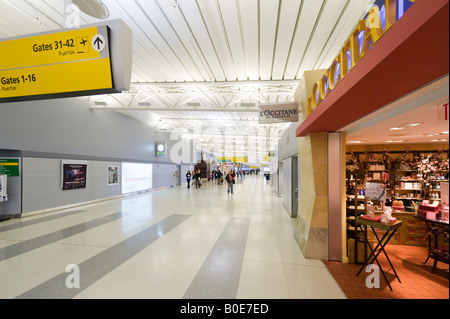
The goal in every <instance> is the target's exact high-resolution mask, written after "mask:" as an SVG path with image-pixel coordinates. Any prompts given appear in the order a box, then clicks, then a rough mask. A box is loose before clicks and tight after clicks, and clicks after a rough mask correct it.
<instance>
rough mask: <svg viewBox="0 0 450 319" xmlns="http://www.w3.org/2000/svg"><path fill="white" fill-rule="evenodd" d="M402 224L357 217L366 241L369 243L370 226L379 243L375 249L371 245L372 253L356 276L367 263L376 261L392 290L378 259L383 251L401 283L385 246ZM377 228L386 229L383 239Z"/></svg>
mask: <svg viewBox="0 0 450 319" xmlns="http://www.w3.org/2000/svg"><path fill="white" fill-rule="evenodd" d="M401 224H402V222H401V221H395V222H393V223H389V224H387V225H386V224H382V223H379V222H374V221H369V220H365V219H362V218H357V219H356V225H357V227H360V228H361V229H362V231H363V234H364V241H365V242H366V243H367V244H369V240H368V238H367V228H368V227H370V228H372V231H373V233H374V235H375V238H376V239H377V242H378V244H377V245H376V246H375V248H374V249H372V248H371V247H370V246H369V249H370V250H371V253H370V255H369V257H368V258H367V259H365V261H364V265H363V266H362V267H361V269H360V270H359V271H358V273H357V274H356V276H359V274H360V273H361V271H362V270H363V269H364V268H365V267H366V266H367V265H369V264H372V263H373V262H374V261H376V262H377V264H378V267H379V268H380V271H381V274H382V275H383V277H384V280H385V281H386V283H387V285H388V286H389V289H390V290H391V291H393V290H392V287H391V285H390V284H389V280H388V279H387V277H386V274H385V271H384V270H383V268H382V267H381V265H380V263H379V261H378V256H379V254H380V253H381V252H383V253H384V255H385V256H386V259H387V261H388V262H389V265H390V266H391V268H390V269H392V271H393V272H394V274H395V277H397V280H398V282H400V283H401V281H400V278H399V277H398V275H397V272H396V271H395V268H394V266H393V265H392V263H391V260H390V259H389V257H388V255H387V253H386V251H385V250H384V247H385V246H386V245H387V244H388V242H389V240H390V239H391V238H392V236H393V235H394V234H395V232H396V231H397V230H398V229H399V228H400V226H401ZM375 228H381V229H383V230H385V231H386V232H385V234H384V235H383V237H382V238H381V239H380V238H379V237H378V235H377V233H376V231H375ZM390 269H389V270H390ZM389 270H387V271H389Z"/></svg>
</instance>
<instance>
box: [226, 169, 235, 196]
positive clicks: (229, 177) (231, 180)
mask: <svg viewBox="0 0 450 319" xmlns="http://www.w3.org/2000/svg"><path fill="white" fill-rule="evenodd" d="M234 177H235V175H234V173H233V172H232V171H231V170H230V171H228V174H227V176H226V177H225V180H226V181H227V184H228V191H227V193H228V194H229V193H231V194H234V192H233V184H234V183H235V182H234Z"/></svg>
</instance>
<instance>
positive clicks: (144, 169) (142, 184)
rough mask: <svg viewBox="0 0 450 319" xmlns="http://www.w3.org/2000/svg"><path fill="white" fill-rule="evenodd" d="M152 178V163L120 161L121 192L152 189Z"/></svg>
mask: <svg viewBox="0 0 450 319" xmlns="http://www.w3.org/2000/svg"><path fill="white" fill-rule="evenodd" d="M152 178H153V166H152V164H145V163H122V194H127V193H134V192H139V191H144V190H149V189H152V185H153V184H152Z"/></svg>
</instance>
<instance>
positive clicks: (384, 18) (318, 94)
mask: <svg viewBox="0 0 450 319" xmlns="http://www.w3.org/2000/svg"><path fill="white" fill-rule="evenodd" d="M414 2H415V0H384V3H383V1H380V0H379V1H376V2H375V5H374V6H372V7H371V9H370V11H369V13H368V14H367V18H366V19H365V20H361V21H360V22H359V23H358V26H357V27H356V29H355V30H354V31H353V33H352V35H351V36H350V38H349V39H348V40H347V42H346V43H345V45H344V47H343V48H342V50H341V51H340V53H339V55H338V56H337V57H336V58H335V59H334V61H333V63H332V64H331V67H330V68H329V69H328V70H327V71H326V72H325V74H324V75H323V76H322V78H321V79H320V80H319V81H317V82H316V83H315V84H314V86H313V90H312V92H311V94H310V96H309V98H308V115H310V114H311V112H313V111H314V110H315V109H316V107H317V106H318V105H319V104H320V103H321V102H322V101H323V100H324V99H325V98H326V97H327V96H328V95H329V94H330V92H331V91H332V90H333V89H334V88H335V87H336V86H337V85H338V84H339V82H340V81H341V80H342V79H343V78H344V77H345V76H346V75H347V74H348V73H349V72H350V70H351V69H353V67H354V66H355V65H356V64H357V63H358V62H359V61H360V60H361V59H362V58H363V57H364V55H365V54H366V53H367V52H369V51H370V49H371V48H372V47H373V46H374V45H375V43H376V42H377V41H378V40H379V39H380V38H381V37H382V36H383V34H385V33H386V32H387V31H388V30H389V28H390V27H391V26H392V25H393V24H394V23H395V22H397V21H398V20H399V19H400V18H401V17H402V16H403V14H404V13H405V12H406V10H407V9H409V7H410V6H411V5H412V3H414ZM377 3H380V4H381V8H380V6H379V5H376V4H377Z"/></svg>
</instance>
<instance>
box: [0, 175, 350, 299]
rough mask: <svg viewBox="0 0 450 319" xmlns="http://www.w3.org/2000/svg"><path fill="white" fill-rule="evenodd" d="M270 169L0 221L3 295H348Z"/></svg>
mask: <svg viewBox="0 0 450 319" xmlns="http://www.w3.org/2000/svg"><path fill="white" fill-rule="evenodd" d="M294 225H295V219H291V218H290V217H289V216H288V214H287V213H286V210H285V209H284V207H283V205H282V198H279V197H277V196H275V195H274V193H273V189H272V187H271V185H270V183H269V182H268V181H266V180H265V179H264V178H263V176H246V177H244V178H242V179H238V180H237V182H236V184H235V185H234V194H227V188H226V184H225V185H217V184H216V183H215V182H213V181H210V182H204V183H203V186H202V187H201V188H199V189H195V188H193V187H191V188H190V189H187V187H186V185H182V186H178V187H173V188H167V189H162V190H156V191H153V192H147V193H142V194H137V195H132V196H126V197H119V198H114V199H109V200H105V201H101V202H97V203H93V204H88V205H84V206H78V207H72V208H68V209H64V210H60V211H53V212H48V213H42V214H34V215H32V214H30V215H29V216H27V217H22V218H21V219H11V220H8V221H5V222H2V223H0V298H3V299H12V298H27V299H28V298H33V299H34V298H84V299H93V298H120V299H126V298H133V299H137V298H148V299H235V298H237V299H328V298H329V299H345V298H346V296H345V294H344V293H343V292H342V290H341V289H340V287H339V286H338V284H337V283H336V281H335V280H334V278H333V277H332V275H331V274H330V272H329V271H328V269H327V268H326V266H325V264H324V263H323V262H322V261H320V260H312V259H306V258H304V257H303V255H302V253H301V250H300V249H299V247H298V245H297V243H296V241H295V239H294V235H293V231H294Z"/></svg>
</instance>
